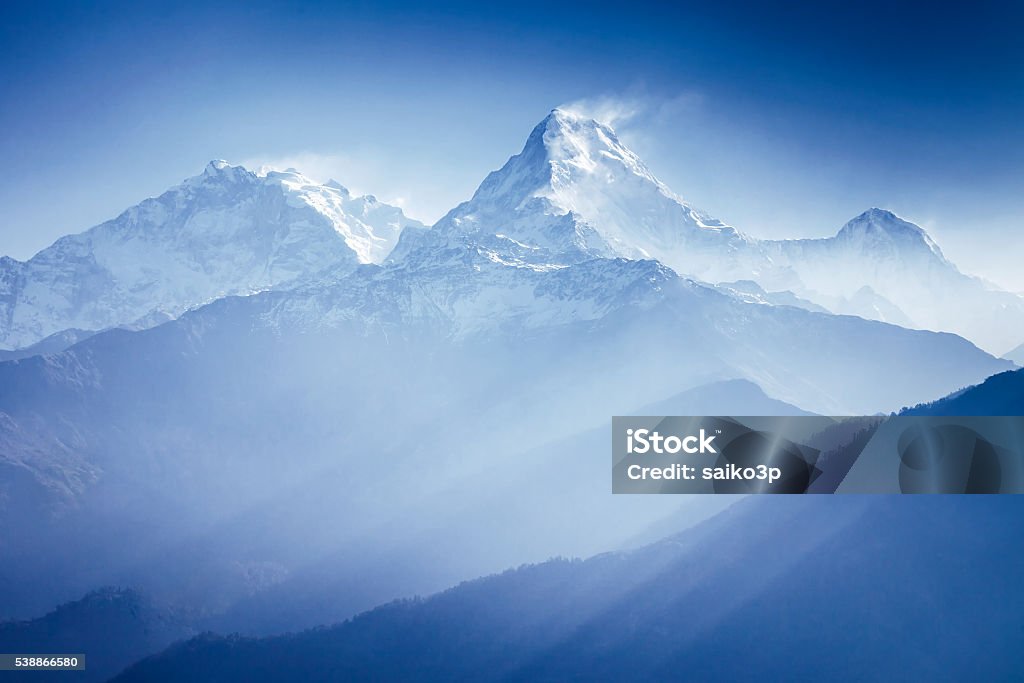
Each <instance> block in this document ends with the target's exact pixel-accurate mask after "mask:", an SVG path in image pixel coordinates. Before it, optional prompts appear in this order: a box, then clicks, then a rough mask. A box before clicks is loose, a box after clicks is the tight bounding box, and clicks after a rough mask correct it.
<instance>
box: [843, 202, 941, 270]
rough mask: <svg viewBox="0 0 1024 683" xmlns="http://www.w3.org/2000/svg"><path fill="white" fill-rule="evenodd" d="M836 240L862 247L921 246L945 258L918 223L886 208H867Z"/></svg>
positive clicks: (845, 227)
mask: <svg viewBox="0 0 1024 683" xmlns="http://www.w3.org/2000/svg"><path fill="white" fill-rule="evenodd" d="M836 241H837V242H838V243H847V244H849V243H859V244H860V245H862V247H863V248H875V249H878V248H883V247H887V248H889V249H893V248H900V249H908V248H910V249H913V248H915V247H916V248H919V249H924V250H926V251H927V252H929V253H930V254H931V255H934V256H935V257H937V258H939V259H941V260H943V261H945V257H944V256H943V255H942V250H941V249H939V246H938V245H937V244H936V243H935V241H934V240H932V238H931V237H930V236H929V235H928V233H927V232H925V231H924V229H923V228H921V227H920V226H918V225H914V224H913V223H911V222H909V221H905V220H903V219H902V218H900V217H899V216H897V215H896V214H894V213H893V212H892V211H888V210H886V209H879V208H872V209H868V210H867V211H865V212H864V213H862V214H860V215H859V216H857V217H855V218H853V219H851V220H850V221H849V222H847V223H846V225H844V226H843V227H842V229H840V230H839V232H838V234H837V235H836Z"/></svg>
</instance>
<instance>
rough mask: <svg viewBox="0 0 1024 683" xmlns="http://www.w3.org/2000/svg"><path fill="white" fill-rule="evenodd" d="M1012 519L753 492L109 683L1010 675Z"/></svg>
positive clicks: (979, 511)
mask: <svg viewBox="0 0 1024 683" xmlns="http://www.w3.org/2000/svg"><path fill="white" fill-rule="evenodd" d="M1021 519H1024V517H1022V516H1021V515H1020V504H1019V503H1018V502H1017V498H1016V497H1013V496H1002V497H999V496H996V497H985V498H955V499H951V498H940V497H882V498H879V497H863V498H862V497H843V496H836V497H781V498H754V499H748V500H746V501H743V502H742V503H740V504H738V505H736V506H734V507H733V508H731V509H729V510H727V511H726V512H724V513H722V514H720V515H719V516H717V517H715V518H714V519H712V520H710V521H709V522H706V523H704V524H703V525H701V526H699V527H698V528H696V529H693V530H690V531H688V532H684V533H683V534H680V535H678V536H675V537H670V538H667V539H665V540H664V541H662V542H659V543H656V544H654V545H651V546H648V547H646V548H643V549H641V550H638V551H634V552H631V553H628V554H607V555H601V556H597V557H594V558H592V559H590V560H587V561H585V562H567V561H552V562H549V563H546V564H543V565H539V566H533V567H524V568H521V569H518V570H513V571H509V572H506V573H504V574H501V575H497V576H492V577H489V578H486V579H481V580H477V581H472V582H468V583H465V584H462V585H460V586H458V587H456V588H454V589H451V590H449V591H446V592H444V593H441V594H438V595H435V596H433V597H431V598H428V599H426V600H413V601H404V602H397V603H393V604H391V605H387V606H384V607H381V608H378V609H376V610H373V611H371V612H368V613H365V614H362V615H360V616H359V617H356V618H355V619H353V620H351V621H348V622H346V623H343V624H340V625H338V626H333V627H330V628H323V629H318V630H314V631H308V632H305V633H301V634H297V635H291V636H286V637H281V638H270V639H263V640H254V639H239V638H226V639H225V638H216V637H209V636H208V637H205V638H201V639H196V640H193V641H190V642H188V643H185V644H182V645H178V646H176V647H173V648H171V649H169V650H167V651H166V652H164V653H162V654H161V655H158V656H156V657H152V658H149V659H147V660H144V661H143V662H140V663H139V664H137V665H135V666H133V667H132V668H130V669H129V670H128V671H126V672H125V673H123V674H122V675H121V676H119V677H118V678H116V679H115V680H116V681H119V682H122V683H128V682H130V681H149V682H159V681H172V680H193V681H213V680H246V681H253V682H254V683H258V682H259V681H270V680H273V681H293V680H294V681H300V680H301V681H329V680H353V681H356V680H375V681H387V680H415V681H441V680H468V679H472V680H481V681H519V680H524V681H526V680H529V681H547V680H552V681H554V680H593V681H604V680H609V681H611V680H630V681H641V680H643V681H647V680H652V681H653V680H666V679H667V678H675V677H678V676H680V675H685V677H686V678H688V679H692V680H763V679H764V677H765V676H766V675H772V676H775V677H777V676H779V675H784V676H785V677H786V678H789V679H793V680H819V679H822V678H828V679H829V680H851V681H854V680H866V679H879V678H881V679H920V678H928V679H931V680H939V679H941V680H964V679H976V678H982V679H987V680H1003V679H1009V678H1015V677H1017V676H1018V675H1019V674H1020V672H1021V669H1020V666H1021V665H1020V661H1019V657H1018V656H1017V652H1018V651H1019V648H1020V647H1021V646H1022V645H1024V640H1022V639H1024V635H1022V633H1021V631H1020V629H1019V628H1018V625H1019V614H1018V610H1017V604H1018V603H1019V602H1020V599H1021V598H1022V597H1024V596H1022V595H1021V588H1020V585H1019V582H1018V581H1016V579H1015V577H1016V576H1017V575H1019V572H1020V571H1021V570H1022V569H1024V554H1022V553H1021V552H1020V551H1019V549H1017V548H1018V545H1019V544H1017V543H1016V542H1015V539H1016V538H1017V537H1018V536H1019V534H1020V533H1021V531H1024V527H1022V524H1024V523H1022V522H1021V521H1020V520H1021ZM979 528H984V529H986V533H985V534H984V535H979V534H978V533H977V530H978V529H979ZM908 539H913V542H912V543H908V542H907V540H908ZM780 544H781V546H780ZM936 558H941V560H940V561H936ZM979 647H983V648H984V651H985V657H981V658H979V657H977V656H976V655H977V649H978V648H979ZM766 672H774V673H772V674H767V673H766Z"/></svg>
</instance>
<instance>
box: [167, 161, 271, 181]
mask: <svg viewBox="0 0 1024 683" xmlns="http://www.w3.org/2000/svg"><path fill="white" fill-rule="evenodd" d="M247 177H255V176H253V174H252V173H250V172H249V171H248V170H247V169H246V168H245V167H244V166H232V165H231V164H229V163H228V162H226V161H224V160H223V159H214V160H213V161H211V162H210V163H208V164H206V168H204V169H203V172H202V173H200V174H199V175H197V176H193V177H191V178H187V179H186V180H185V182H184V185H185V187H198V186H202V185H204V184H209V183H213V184H223V183H233V182H238V181H241V180H243V179H245V178H247Z"/></svg>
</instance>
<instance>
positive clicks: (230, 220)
mask: <svg viewBox="0 0 1024 683" xmlns="http://www.w3.org/2000/svg"><path fill="white" fill-rule="evenodd" d="M408 226H412V227H422V224H421V223H419V222H418V221H415V220H412V219H409V218H407V217H406V216H405V215H404V214H403V213H402V210H401V209H399V208H398V207H394V206H390V205H388V204H385V203H383V202H379V201H377V199H376V198H374V197H373V196H371V195H367V196H363V197H353V196H352V195H351V193H349V192H348V190H346V189H345V188H344V187H342V186H341V185H340V184H338V183H334V184H333V185H320V184H318V183H316V182H314V181H312V180H310V179H309V178H307V177H306V176H303V175H302V174H301V173H299V172H298V171H296V170H294V169H289V170H287V171H270V172H267V173H263V174H257V173H254V172H252V171H250V170H248V169H246V168H244V167H243V166H232V165H231V164H229V163H227V162H226V161H223V160H219V159H218V160H214V161H211V162H210V163H209V164H207V165H206V168H205V169H204V170H203V172H202V173H200V174H198V175H196V176H193V177H191V178H188V179H186V180H184V181H183V182H182V183H181V184H179V185H177V186H175V187H172V188H171V189H169V190H168V191H167V192H164V193H163V194H161V195H160V196H159V197H155V198H151V199H146V200H144V201H142V202H140V203H139V204H137V205H136V206H133V207H131V208H129V209H127V210H126V211H124V212H122V213H121V214H120V215H119V216H118V217H117V218H115V219H113V220H110V221H107V222H105V223H102V224H100V225H98V226H96V227H94V228H91V229H90V230H87V231H85V232H83V233H80V234H76V235H68V236H66V237H62V238H61V239H59V240H57V242H55V243H54V244H53V245H52V246H51V247H48V248H47V249H44V250H43V251H41V252H39V253H38V254H37V255H36V256H34V257H33V258H31V259H30V260H28V261H27V262H19V261H15V260H13V259H6V260H3V261H0V347H8V348H20V347H24V346H27V345H30V344H33V343H35V342H37V341H39V340H41V339H43V338H45V337H47V336H49V335H51V334H53V333H55V332H59V331H61V330H66V329H70V328H76V329H82V330H98V329H104V328H107V327H114V326H120V325H128V324H135V323H137V322H138V321H141V320H160V319H166V317H168V316H169V317H174V316H177V315H179V314H180V313H181V312H183V311H185V310H187V309H189V308H191V307H193V306H197V305H199V304H203V303H206V302H208V301H210V300H212V299H215V298H218V297H222V296H226V295H234V294H248V293H251V292H254V291H260V290H263V289H267V288H272V287H282V286H288V283H292V282H298V281H301V280H303V279H306V278H309V277H312V276H314V275H315V274H316V273H319V272H320V271H323V270H325V269H327V268H331V269H332V270H333V271H335V272H337V271H338V269H341V270H342V271H345V270H351V269H353V268H355V267H356V266H357V265H359V264H360V263H380V262H381V261H383V260H384V258H385V257H386V256H387V254H388V253H389V252H390V251H391V249H392V248H393V246H394V245H395V243H396V242H397V241H398V235H399V233H400V232H401V231H402V230H403V229H404V228H405V227H408Z"/></svg>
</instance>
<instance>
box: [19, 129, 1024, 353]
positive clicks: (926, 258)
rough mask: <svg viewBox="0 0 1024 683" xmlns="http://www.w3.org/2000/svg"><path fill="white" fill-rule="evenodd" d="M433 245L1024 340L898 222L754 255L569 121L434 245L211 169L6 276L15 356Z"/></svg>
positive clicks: (308, 189)
mask: <svg viewBox="0 0 1024 683" xmlns="http://www.w3.org/2000/svg"><path fill="white" fill-rule="evenodd" d="M400 235H401V239H400ZM396 243H399V244H398V247H397V248H395V249H394V252H393V253H392V249H393V248H394V247H395V245H396ZM427 244H429V245H432V246H433V247H435V248H436V247H437V246H438V245H440V244H449V245H451V244H461V245H463V246H465V245H470V244H472V245H474V246H475V247H478V248H480V249H482V250H485V251H486V253H487V254H488V255H489V258H491V259H497V260H500V261H502V262H505V263H510V264H520V265H531V266H536V267H548V268H554V267H562V266H565V265H571V264H574V263H579V262H582V261H585V260H588V259H593V258H616V257H621V258H626V259H631V260H637V259H655V260H658V261H659V262H661V263H662V264H664V265H667V266H669V267H670V268H672V269H674V270H675V271H676V272H678V273H680V274H682V275H685V276H689V277H693V278H695V279H697V280H699V281H703V282H708V283H711V284H720V283H725V284H727V283H730V282H734V281H753V282H755V283H757V284H758V286H759V287H760V288H761V289H763V290H764V292H765V293H766V294H768V296H767V297H766V298H765V299H764V300H765V301H769V302H773V303H775V302H780V301H785V302H786V303H787V304H789V305H793V304H795V305H804V306H805V307H813V308H812V310H822V309H824V310H827V311H830V312H833V313H837V314H849V315H857V316H860V317H863V318H867V319H871V320H880V321H883V322H890V323H894V324H898V325H901V326H904V327H911V328H919V329H927V330H934V331H948V332H953V333H956V334H959V335H960V336H963V337H965V338H967V339H970V340H971V341H973V342H975V343H976V344H978V345H979V346H981V347H982V348H984V349H986V350H987V351H989V352H991V353H995V354H997V355H998V354H1001V353H1004V352H1006V351H1007V350H1008V349H1010V348H1012V347H1014V346H1015V345H1017V344H1019V343H1020V339H1019V335H1018V333H1017V330H1020V329H1024V299H1022V298H1021V297H1020V296H1017V295H1015V294H1011V293H1009V292H1004V291H1000V290H998V289H996V288H995V287H993V286H991V285H988V284H986V283H985V282H983V281H982V280H979V279H977V278H972V277H970V276H967V275H964V274H962V273H961V272H960V271H959V270H958V269H957V268H956V266H955V265H953V264H952V263H951V262H949V261H948V260H947V259H946V258H945V256H944V255H943V254H942V251H941V250H940V249H939V247H938V245H936V244H935V242H934V241H933V240H932V239H931V238H930V237H929V236H928V235H927V233H925V231H924V230H922V229H921V228H920V227H918V226H916V225H913V224H912V223H909V222H907V221H905V220H902V219H900V218H898V217H897V216H895V215H894V214H892V213H891V212H889V211H884V210H881V209H871V210H868V211H866V212H864V213H863V214H861V215H860V216H857V217H856V218H854V219H853V220H851V221H850V222H849V223H847V224H846V225H845V226H843V228H842V229H841V230H840V231H839V232H838V233H837V234H836V235H835V236H834V237H829V238H823V239H801V240H783V241H772V240H761V239H756V238H754V237H751V236H749V235H746V234H744V233H741V232H739V231H738V230H737V229H736V228H733V227H731V226H729V225H727V224H725V223H724V222H722V221H721V220H718V219H716V218H712V217H710V216H709V215H707V214H706V213H704V212H701V211H699V210H697V209H695V208H693V207H692V206H691V205H690V204H688V203H687V202H685V201H683V200H682V199H681V198H680V197H679V196H678V195H676V194H675V193H673V192H672V191H671V190H670V189H669V188H668V187H666V186H665V185H664V183H662V182H661V181H659V180H658V179H657V178H656V177H655V176H654V175H653V174H652V173H651V171H650V170H649V169H648V168H647V167H646V166H645V165H644V163H643V162H642V161H641V160H640V159H639V157H637V155H636V154H635V153H633V152H632V151H631V150H629V149H628V148H627V147H626V146H625V145H623V144H622V142H621V141H620V140H619V139H618V137H617V136H616V134H615V132H614V131H613V130H612V129H611V128H609V127H608V126H605V125H603V124H601V123H598V122H596V121H594V120H591V119H586V118H582V117H579V116H576V115H574V114H571V113H568V112H565V111H562V110H557V109H556V110H554V111H553V112H552V113H551V114H550V115H549V116H548V117H546V118H545V119H544V120H543V121H542V122H541V123H540V124H539V125H538V126H537V127H536V128H535V129H534V130H533V132H532V133H531V134H530V136H529V137H528V139H527V142H526V144H525V146H524V148H523V150H522V151H521V152H520V153H519V154H517V155H515V156H513V157H512V158H511V159H509V161H508V162H507V163H506V164H505V165H504V166H503V167H502V168H501V169H499V170H497V171H495V172H493V173H491V174H490V175H489V176H487V178H486V179H485V180H484V181H483V183H481V185H480V187H479V189H478V190H477V191H476V193H475V194H474V195H473V197H472V198H471V199H470V200H469V201H467V202H464V203H463V204H460V205H459V206H458V207H456V208H454V209H453V210H452V211H450V212H449V213H448V214H447V215H445V216H444V217H443V218H442V219H441V220H440V221H438V223H437V224H436V225H435V226H433V228H431V229H429V230H428V229H426V228H425V227H424V226H423V225H422V224H420V223H418V222H417V221H415V220H412V219H410V218H407V217H406V216H405V215H404V214H403V213H402V211H401V209H398V208H397V207H393V206H389V205H387V204H384V203H381V202H378V201H377V200H376V199H375V198H374V197H372V196H365V197H353V196H351V194H350V193H349V192H348V191H347V190H346V189H345V188H344V187H342V186H341V185H340V184H338V183H336V182H334V181H331V182H329V183H327V184H326V185H319V184H316V183H314V182H313V181H310V180H309V179H308V178H305V177H304V176H302V175H301V174H299V173H298V172H296V171H295V170H294V169H289V170H288V171H285V172H277V171H271V172H268V173H266V174H265V175H257V174H255V173H252V172H250V171H247V170H246V169H244V168H241V167H233V166H229V165H228V164H226V163H225V162H223V161H213V162H211V163H210V164H209V165H208V166H207V168H206V170H205V171H204V172H203V173H202V174H201V175H199V176H196V177H194V178H190V179H188V180H186V181H185V182H184V183H182V184H181V185H179V186H177V187H175V188H172V189H170V190H168V191H167V192H166V193H164V194H163V195H161V196H159V197H157V198H155V199H148V200H146V201H144V202H142V203H141V204H139V205H137V206H134V207H132V208H130V209H128V210H127V211H125V212H124V213H123V214H121V215H120V216H118V217H117V218H116V219H114V220H111V221H108V222H106V223H103V224H101V225H99V226H96V227H95V228H92V229H91V230H89V231H87V232H85V233H82V234H79V235H70V236H68V237H64V238H61V239H60V240H58V241H57V242H56V243H55V244H54V245H53V246H51V247H49V248H47V249H44V250H43V251H41V252H40V253H39V254H37V255H36V256H34V257H33V258H31V259H29V260H28V261H27V262H24V263H23V262H18V261H14V260H13V259H10V258H4V259H3V260H2V261H0V345H6V346H7V347H8V349H11V350H14V349H20V348H23V347H26V346H30V345H32V344H36V343H38V342H40V341H42V340H44V339H45V338H47V337H49V336H51V335H54V334H55V333H63V332H64V331H65V330H71V329H77V330H87V331H98V330H102V329H106V328H109V327H117V326H132V327H146V326H151V325H153V324H156V323H158V322H161V321H164V320H167V319H169V318H173V317H177V316H178V315H180V314H181V313H182V312H184V311H185V310H188V309H190V308H193V307H196V306H199V305H202V304H204V303H207V302H209V301H211V300H213V299H215V298H218V297H221V296H226V295H235V294H248V293H252V292H256V291H261V290H264V289H269V288H290V287H294V286H296V285H297V284H298V283H302V282H306V281H310V280H316V279H317V278H320V277H322V276H323V271H325V270H326V271H328V272H330V273H332V274H333V275H342V274H344V273H346V272H349V271H351V270H352V269H353V268H354V267H355V266H357V265H358V264H367V263H377V264H379V263H382V262H383V261H384V260H385V259H386V258H388V257H389V255H390V261H391V262H395V263H398V262H402V261H404V260H406V259H407V258H408V255H409V253H410V252H412V251H415V250H416V249H417V248H419V247H422V246H424V245H427ZM801 302H806V303H801Z"/></svg>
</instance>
